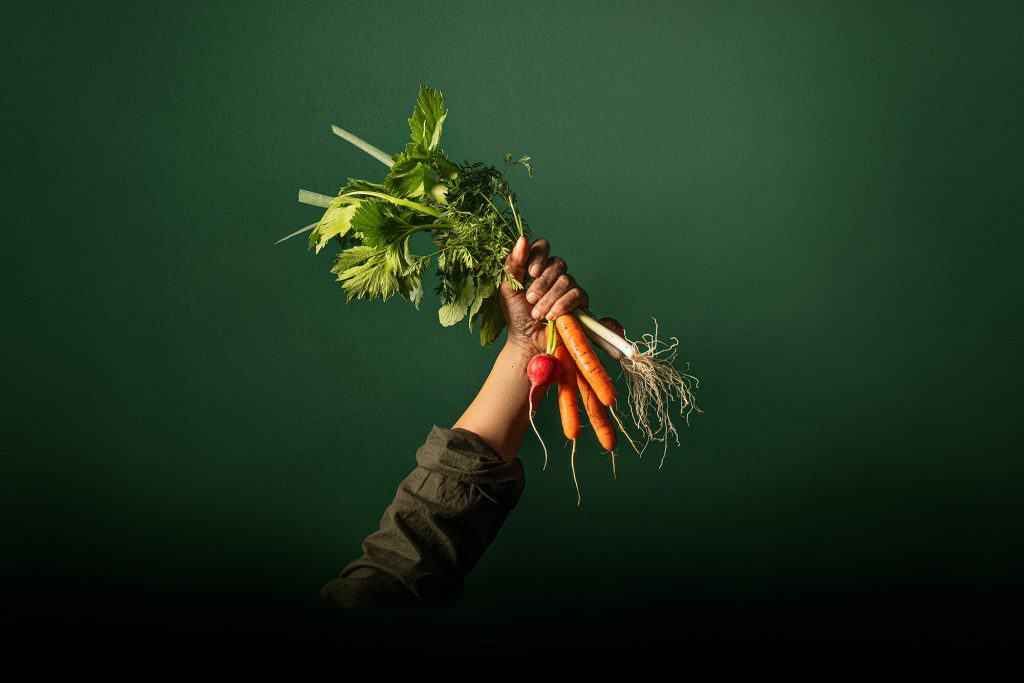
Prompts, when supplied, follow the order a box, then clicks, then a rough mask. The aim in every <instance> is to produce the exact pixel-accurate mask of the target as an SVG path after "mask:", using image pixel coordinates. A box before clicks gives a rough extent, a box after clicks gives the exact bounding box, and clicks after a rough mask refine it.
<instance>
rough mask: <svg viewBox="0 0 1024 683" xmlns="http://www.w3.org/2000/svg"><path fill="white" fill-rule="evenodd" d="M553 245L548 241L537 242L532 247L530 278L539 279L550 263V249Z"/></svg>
mask: <svg viewBox="0 0 1024 683" xmlns="http://www.w3.org/2000/svg"><path fill="white" fill-rule="evenodd" d="M550 246H551V245H549V244H548V241H547V240H537V241H536V242H534V243H533V244H531V245H530V265H529V272H530V277H538V276H540V274H541V273H542V272H543V270H544V266H545V265H546V264H547V262H548V249H549V248H550Z"/></svg>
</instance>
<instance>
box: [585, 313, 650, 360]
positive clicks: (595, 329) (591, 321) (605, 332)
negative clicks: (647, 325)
mask: <svg viewBox="0 0 1024 683" xmlns="http://www.w3.org/2000/svg"><path fill="white" fill-rule="evenodd" d="M572 314H573V315H575V316H576V318H577V320H579V321H580V324H581V325H582V326H583V331H584V332H586V333H587V336H588V337H590V338H591V339H593V340H594V341H595V342H597V343H598V345H600V346H601V347H602V348H604V350H605V351H608V349H607V348H606V347H605V346H604V344H608V345H609V346H611V347H613V348H614V349H615V350H617V351H618V352H619V353H621V354H622V355H623V356H626V357H627V358H632V357H633V355H634V354H635V353H636V352H637V351H636V347H634V346H633V344H631V343H630V342H629V341H628V340H626V339H623V338H622V337H620V336H619V335H617V334H615V333H614V332H612V331H611V330H609V329H608V328H607V327H605V326H604V325H602V324H601V323H599V322H598V321H597V319H596V318H595V317H594V316H592V315H590V312H589V311H585V310H583V309H582V308H577V309H576V310H574V311H573V312H572Z"/></svg>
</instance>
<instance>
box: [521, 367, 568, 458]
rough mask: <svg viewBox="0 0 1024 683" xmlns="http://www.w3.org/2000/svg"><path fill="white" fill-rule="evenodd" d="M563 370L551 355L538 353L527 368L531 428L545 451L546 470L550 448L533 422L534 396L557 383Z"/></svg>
mask: <svg viewBox="0 0 1024 683" xmlns="http://www.w3.org/2000/svg"><path fill="white" fill-rule="evenodd" d="M561 369H562V366H561V364H560V363H559V362H558V359H557V358H555V357H554V356H552V355H551V354H550V353H538V354H537V355H536V356H534V357H533V358H531V359H530V364H529V365H527V366H526V376H527V377H529V378H530V426H531V427H533V433H534V434H536V435H537V438H538V439H540V447H541V448H543V449H544V469H547V468H548V447H547V446H546V445H544V439H542V438H541V436H540V432H539V431H537V425H536V424H534V422H533V395H534V393H536V391H537V389H546V388H547V387H549V386H551V385H552V384H554V383H555V382H557V381H558V376H559V373H560V371H561Z"/></svg>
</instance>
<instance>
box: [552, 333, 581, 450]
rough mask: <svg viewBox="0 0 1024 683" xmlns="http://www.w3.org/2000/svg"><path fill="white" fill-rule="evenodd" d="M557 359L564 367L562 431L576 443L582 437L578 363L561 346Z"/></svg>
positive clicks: (560, 381) (561, 380)
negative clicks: (577, 397)
mask: <svg viewBox="0 0 1024 683" xmlns="http://www.w3.org/2000/svg"><path fill="white" fill-rule="evenodd" d="M555 358H557V359H558V362H559V364H560V365H561V366H562V373H561V374H560V375H559V377H558V412H559V413H560V414H561V416H562V431H563V432H565V438H567V439H569V440H570V441H575V440H576V438H577V437H579V435H580V413H579V407H578V403H577V399H576V396H577V391H576V363H574V362H573V360H572V356H570V355H569V350H568V349H566V348H565V346H563V345H561V344H559V345H558V347H557V348H555Z"/></svg>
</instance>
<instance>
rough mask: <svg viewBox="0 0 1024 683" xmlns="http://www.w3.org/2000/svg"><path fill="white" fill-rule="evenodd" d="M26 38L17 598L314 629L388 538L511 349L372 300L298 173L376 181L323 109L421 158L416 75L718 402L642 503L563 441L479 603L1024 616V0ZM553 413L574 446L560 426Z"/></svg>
mask: <svg viewBox="0 0 1024 683" xmlns="http://www.w3.org/2000/svg"><path fill="white" fill-rule="evenodd" d="M0 14H2V21H0V25H2V28H0V33H2V41H0V53H2V55H3V68H2V71H0V79H2V92H3V99H4V104H3V107H2V110H0V117H2V124H3V125H2V131H0V136H2V140H3V144H2V147H3V149H4V152H3V157H4V159H3V193H4V197H5V198H4V201H3V203H2V208H0V211H2V212H3V225H4V239H5V244H4V247H3V249H2V257H0V258H2V262H3V263H2V272H3V281H4V283H3V289H2V292H0V296H2V297H3V311H4V313H3V318H4V322H3V329H4V331H3V335H2V342H3V347H4V359H5V360H4V362H3V370H2V373H3V420H2V422H3V434H4V436H3V441H4V451H5V452H6V455H4V470H5V472H4V475H3V480H4V489H5V492H4V495H3V501H4V507H5V511H4V521H5V525H10V531H9V532H5V535H6V537H7V538H6V540H5V545H8V546H9V548H10V552H7V551H5V552H4V553H3V560H2V561H3V566H4V568H5V571H6V572H7V573H8V575H9V577H13V579H12V580H11V581H8V586H12V587H13V588H14V590H15V591H19V592H20V594H21V595H22V596H25V595H43V596H46V595H50V596H53V595H57V596H63V595H73V596H75V597H76V598H82V596H83V595H103V596H110V595H114V596H119V597H120V598H123V599H124V600H125V601H127V602H132V601H134V600H136V598H138V599H140V600H143V598H142V597H139V596H152V595H155V594H160V595H161V596H164V597H166V596H168V595H169V596H171V599H170V600H169V602H171V603H174V602H175V600H177V599H178V598H180V599H182V600H188V599H192V598H191V596H196V595H202V596H206V597H204V598H203V599H204V600H213V601H216V600H220V599H222V598H221V596H224V595H230V596H233V597H231V598H230V599H231V600H238V601H246V600H247V599H249V597H250V596H256V595H259V596H260V598H259V601H260V602H262V603H264V604H266V601H267V600H269V599H270V598H271V596H272V597H273V599H274V600H276V601H277V604H280V605H281V606H282V607H281V609H285V610H286V609H288V608H289V606H290V605H293V604H299V603H302V604H305V603H310V604H312V603H313V602H314V601H315V600H316V593H317V591H318V589H319V587H320V585H321V584H322V582H323V581H325V580H326V579H328V578H330V577H331V576H332V575H334V574H335V573H336V572H337V570H338V569H339V568H340V567H341V566H342V565H343V564H345V563H346V562H347V561H348V560H349V559H351V558H352V557H353V556H354V555H355V554H357V553H358V550H359V542H360V541H361V539H362V538H363V536H364V535H365V534H366V533H367V532H368V531H370V530H372V529H373V528H374V527H375V525H376V523H377V520H378V518H379V515H380V513H381V511H382V509H383V507H384V506H385V504H386V503H387V502H388V501H389V500H390V497H391V495H392V493H393V490H394V487H395V485H396V483H397V482H398V481H399V480H400V478H401V477H402V476H403V475H404V474H405V473H406V472H407V471H408V470H409V469H410V468H411V466H412V465H413V453H414V450H415V448H416V447H417V446H418V445H419V444H420V442H421V440H422V439H423V438H424V437H425V435H426V434H427V432H428V430H429V429H430V426H431V425H432V424H440V425H445V426H447V425H450V424H451V422H452V421H453V420H454V419H455V418H456V417H457V416H458V414H459V413H460V411H461V409H462V408H463V407H464V406H465V405H466V403H467V402H468V400H469V399H470V398H471V397H472V395H473V393H474V391H475V389H476V387H477V386H478V385H479V383H480V382H481V380H482V378H483V376H484V374H485V372H486V370H487V368H488V366H489V363H490V362H491V360H492V358H493V356H494V353H495V350H494V349H487V350H481V349H480V348H479V347H478V345H477V342H476V339H475V337H474V336H472V335H470V334H468V333H467V332H465V331H464V330H463V329H458V328H457V329H442V328H441V327H440V326H439V325H438V324H437V322H436V316H435V308H436V298H433V297H432V296H430V295H428V297H427V300H426V302H425V303H426V305H425V306H424V310H423V311H421V312H419V313H416V312H414V311H413V310H412V309H411V307H410V306H409V305H407V304H405V303H404V302H401V301H394V302H389V303H387V304H386V305H382V304H380V303H377V302H374V303H365V302H361V303H354V304H350V305H346V304H345V303H344V300H343V297H342V296H341V294H340V289H339V288H338V287H337V286H336V285H335V284H334V283H333V282H332V279H331V276H330V275H329V273H328V272H327V270H328V268H329V266H330V255H329V254H327V253H324V254H321V255H320V256H319V257H314V256H312V255H310V254H307V253H306V251H305V249H304V248H303V245H302V244H301V243H298V242H292V243H287V244H285V245H281V246H276V247H275V246H273V243H274V241H275V240H276V239H277V238H278V237H280V236H281V235H283V234H285V233H287V232H290V231H291V230H293V229H295V228H297V227H299V226H302V225H304V224H306V223H309V222H310V221H312V220H315V219H316V218H317V216H318V214H317V212H316V210H314V209H311V208H309V207H305V206H302V205H299V204H297V203H296V202H295V193H296V189H297V188H299V187H305V188H309V189H312V190H317V191H321V192H328V193H330V192H333V191H335V190H336V189H337V188H338V186H339V184H340V183H341V182H342V181H343V180H344V179H345V178H346V177H349V176H354V177H370V178H374V177H377V176H378V175H379V174H380V171H381V168H380V166H379V165H378V164H377V163H376V162H375V161H373V160H372V159H370V158H369V157H365V156H363V155H361V153H359V152H358V151H357V150H355V149H354V148H351V147H349V146H347V145H346V144H345V143H343V142H341V141H340V140H338V139H337V138H335V137H333V136H332V135H331V134H330V131H329V124H331V123H332V122H337V123H340V124H342V125H344V126H345V127H347V128H349V129H351V130H353V131H355V132H357V133H358V134H359V135H362V136H364V137H366V138H367V139H369V140H371V141H372V142H374V143H375V144H377V145H378V146H381V147H383V148H384V149H388V150H396V149H398V148H399V147H400V146H401V145H402V144H404V139H405V136H406V124H405V117H406V116H407V115H408V111H409V110H410V108H411V105H412V103H413V100H414V98H415V93H416V88H417V86H418V85H419V84H420V83H426V84H428V85H431V86H432V87H435V88H438V89H440V90H441V91H443V92H444V94H445V96H446V98H447V101H448V104H449V107H450V109H451V113H450V115H449V118H448V122H447V125H446V128H445V140H444V147H445V149H446V150H448V151H449V153H451V156H453V157H454V158H457V159H464V158H465V159H469V160H475V159H480V160H485V161H491V162H496V161H499V160H500V158H501V155H503V154H504V153H505V152H513V153H516V154H520V153H527V154H531V155H533V158H534V162H535V165H536V169H537V171H536V174H535V177H534V178H533V179H532V180H527V179H525V178H522V179H520V180H518V183H517V186H516V189H517V190H518V191H519V195H520V197H521V200H522V204H523V208H524V211H525V212H526V215H527V216H528V219H529V221H530V223H531V224H532V225H533V226H534V228H535V230H536V231H537V233H538V234H541V235H543V236H545V237H548V238H549V239H550V240H551V241H552V243H553V245H554V249H555V251H556V253H558V254H559V255H562V256H564V257H565V258H566V259H567V260H568V261H569V262H570V265H571V270H572V272H573V273H574V274H575V275H576V277H577V278H578V279H579V281H580V282H581V283H583V284H584V285H585V286H586V287H587V288H588V289H589V291H590V294H591V300H592V302H593V307H594V308H595V310H596V311H598V312H599V313H601V314H614V315H616V316H618V317H619V318H620V319H621V320H622V321H623V322H624V323H625V325H626V327H627V329H628V330H630V331H631V332H640V331H643V330H645V329H648V328H649V326H650V317H651V316H655V317H657V318H658V321H659V322H660V324H661V328H662V330H663V331H664V332H668V333H670V334H676V335H678V336H679V338H680V340H681V343H682V354H683V356H684V357H685V359H688V360H690V361H692V363H693V370H694V372H695V373H696V374H697V375H698V376H699V377H700V378H701V380H702V384H701V392H700V397H701V400H702V403H703V406H704V409H705V411H706V414H705V415H703V416H700V417H698V418H697V419H696V420H695V421H694V424H693V427H692V428H690V429H688V430H686V431H685V432H684V434H683V442H684V443H683V445H682V447H681V448H678V449H672V450H671V451H670V454H669V457H668V459H667V461H666V463H665V466H664V468H663V469H661V470H660V471H659V470H658V468H657V459H656V458H653V457H650V458H648V457H645V458H644V459H643V460H642V461H637V460H636V459H635V458H633V457H629V456H628V455H624V456H623V458H622V461H621V464H620V465H619V479H618V481H612V479H611V473H610V469H609V465H608V463H607V461H606V460H605V458H604V457H602V456H600V455H599V454H598V452H597V451H598V449H597V447H596V445H595V444H594V443H592V441H590V440H587V439H585V440H584V441H583V442H582V444H583V448H582V452H581V457H579V458H578V463H579V464H578V467H579V475H580V478H581V481H582V485H583V489H584V505H583V507H582V509H579V510H578V509H576V506H575V495H574V491H573V488H572V483H571V480H570V478H569V471H568V466H567V463H566V461H565V459H564V458H560V457H555V459H554V464H553V465H552V466H551V467H550V468H549V470H548V471H547V472H541V458H540V451H539V447H538V446H537V445H536V444H535V443H534V442H533V441H527V442H526V444H525V446H524V448H523V451H522V453H521V457H522V458H523V460H524V462H525V465H526V470H527V479H528V487H527V491H526V494H525V496H524V498H523V500H522V501H521V503H520V506H519V509H518V510H517V511H516V512H515V514H514V515H513V516H512V517H511V518H510V520H509V522H508V524H507V525H506V528H505V529H504V531H503V532H502V534H501V536H500V537H499V540H498V541H497V543H496V544H495V545H494V546H493V547H492V548H491V550H490V551H489V553H488V554H487V556H486V558H485V559H484V561H483V562H482V564H481V565H480V566H479V567H478V569H477V570H476V571H475V572H474V573H473V575H472V576H471V578H470V581H469V583H468V587H467V596H466V600H465V601H464V603H463V605H462V607H460V608H459V609H460V610H462V611H461V612H460V611H456V613H455V614H456V615H469V616H468V618H470V619H472V615H473V614H477V613H480V614H483V613H492V614H493V613H495V612H500V611H502V610H504V609H506V608H507V607H508V605H510V604H515V605H517V606H518V608H525V609H534V610H537V611H538V612H540V613H542V614H543V613H544V612H545V610H548V611H554V610H555V608H554V607H552V604H554V603H553V602H552V596H558V600H557V601H555V603H557V605H558V608H557V609H558V611H559V614H560V615H561V616H563V617H565V616H566V615H570V617H567V618H576V617H578V616H579V615H580V614H581V613H582V614H585V613H587V611H588V610H596V609H601V610H607V609H609V605H610V606H612V607H614V606H625V605H629V606H630V607H631V609H636V610H637V611H638V612H640V613H642V612H644V611H645V610H649V611H657V609H659V608H661V607H664V605H665V604H666V603H665V602H664V601H665V600H669V601H670V602H671V604H672V605H673V607H672V611H673V612H675V613H680V612H682V611H685V609H686V606H687V605H693V604H697V603H700V604H704V605H705V606H706V607H707V609H708V610H710V611H714V610H715V605H717V604H719V601H720V602H721V603H722V604H725V603H728V604H731V605H736V604H742V603H745V602H746V601H748V600H750V601H753V602H754V603H758V604H759V601H767V602H769V603H771V604H775V603H776V602H779V603H782V602H785V601H787V600H790V598H789V597H783V596H794V597H792V600H797V601H799V600H804V603H801V604H806V605H808V606H809V607H808V609H810V610H811V611H812V612H813V610H814V607H813V605H814V604H817V603H815V600H816V599H817V598H815V599H810V598H806V596H808V595H821V596H835V595H850V596H852V597H850V598H849V602H850V604H853V603H854V602H857V601H859V600H860V599H861V598H862V597H863V596H874V599H878V600H881V601H882V604H883V605H884V604H885V601H886V600H889V599H890V598H891V599H893V600H898V599H900V596H902V595H904V594H905V592H910V593H915V592H916V593H917V594H921V595H922V598H921V600H922V602H926V603H927V602H930V603H932V604H960V603H956V600H960V601H961V602H962V601H964V600H968V601H971V600H974V599H975V598H977V600H990V601H991V602H992V604H1001V601H1002V599H1003V596H1004V595H1005V593H1004V591H1011V592H1012V591H1013V589H1012V586H1013V580H1014V578H1015V577H1016V576H1017V574H1018V572H1019V571H1020V569H1021V562H1020V556H1019V554H1018V553H1019V547H1018V544H1019V533H1020V531H1021V529H1020V526H1021V525H1020V519H1021V515H1020V507H1019V503H1018V499H1019V494H1020V484H1021V479H1022V466H1021V464H1020V458H1019V454H1018V453H1017V452H1016V451H1017V450H1018V447H1019V446H1018V444H1019V441H1020V439H1019V437H1020V435H1021V434H1020V433H1021V427H1020V424H1021V421H1020V409H1019V403H1018V397H1017V394H1018V391H1019V387H1020V379H1021V362H1020V348H1021V346H1022V344H1021V342H1022V339H1021V336H1022V335H1021V331H1020V325H1019V315H1020V312H1021V303H1022V301H1021V298H1022V297H1021V273H1020V262H1021V261H1020V258H1021V237H1020V229H1021V218H1020V217H1021V208H1022V206H1021V205H1022V201H1021V180H1022V174H1021V170H1022V164H1021V158H1020V153H1021V142H1022V140H1021V121H1020V119H1021V105H1022V104H1024V97H1022V86H1024V79H1022V69H1021V58H1022V55H1021V43H1020V41H1021V38H1022V35H1024V32H1022V29H1024V22H1022V21H1021V16H1020V14H1019V13H1017V12H1014V11H1012V9H1011V8H1010V7H1009V6H1007V7H1002V6H998V5H995V4H986V5H985V6H984V7H982V6H973V5H971V4H968V3H963V4H962V5H961V6H957V5H956V4H952V3H949V4H947V3H935V4H933V3H907V4H902V5H901V4H899V3H890V2H879V3H835V4H831V5H824V4H822V3H764V4H755V3H749V4H748V3H740V4H732V3H729V4H724V3H709V4H690V3H676V2H647V3H637V4H630V3H612V2H598V3H557V4H552V3H546V2H542V3H518V2H516V3H512V2H510V3H493V2H485V3H466V4H455V3H447V2H435V3H411V2H408V3H388V4H382V5H381V6H378V5H377V3H372V4H367V3H361V4H356V3H351V4H350V3H343V2H333V3H319V4H306V5H304V6H298V5H295V6H291V5H290V4H288V3H281V4H276V3H253V2H249V3H212V4H208V5H206V4H204V5H199V4H196V5H192V6H188V5H187V4H185V3H161V4H158V5H157V4H154V5H150V6H140V5H138V4H136V3H125V4H106V3H102V4H99V3H88V4H85V3H74V4H70V5H69V6H56V5H48V4H40V3H31V4H29V3H24V4H23V3H5V4H4V6H3V9H2V10H0ZM517 177H518V176H517ZM540 428H541V429H542V430H543V431H544V432H545V433H547V434H549V435H550V436H551V440H552V441H557V435H558V434H559V430H558V425H557V419H556V417H555V415H554V414H553V409H552V407H551V406H550V405H547V406H545V409H544V410H542V411H541V414H540ZM24 586H28V587H24ZM922 587H923V588H922ZM26 591H27V592H26ZM33 591H34V592H33ZM1014 594H1015V595H1016V593H1014ZM125 596H129V597H125ZM174 596H177V597H174ZM801 596H804V597H801ZM879 596H881V597H879ZM951 596H952V597H951ZM978 596H989V597H988V598H982V597H978ZM598 597H600V600H597V599H596V598H598ZM223 599H227V598H223ZM829 599H831V598H829ZM596 604H600V605H601V607H600V608H598V607H594V605H596ZM830 604H831V603H830ZM971 604H974V603H973V602H972V603H971ZM978 604H982V603H978ZM984 604H987V603H984ZM524 606H525V607H524ZM886 611H887V610H886V608H884V607H880V608H879V613H884V612H886ZM573 615H574V616H573Z"/></svg>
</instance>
